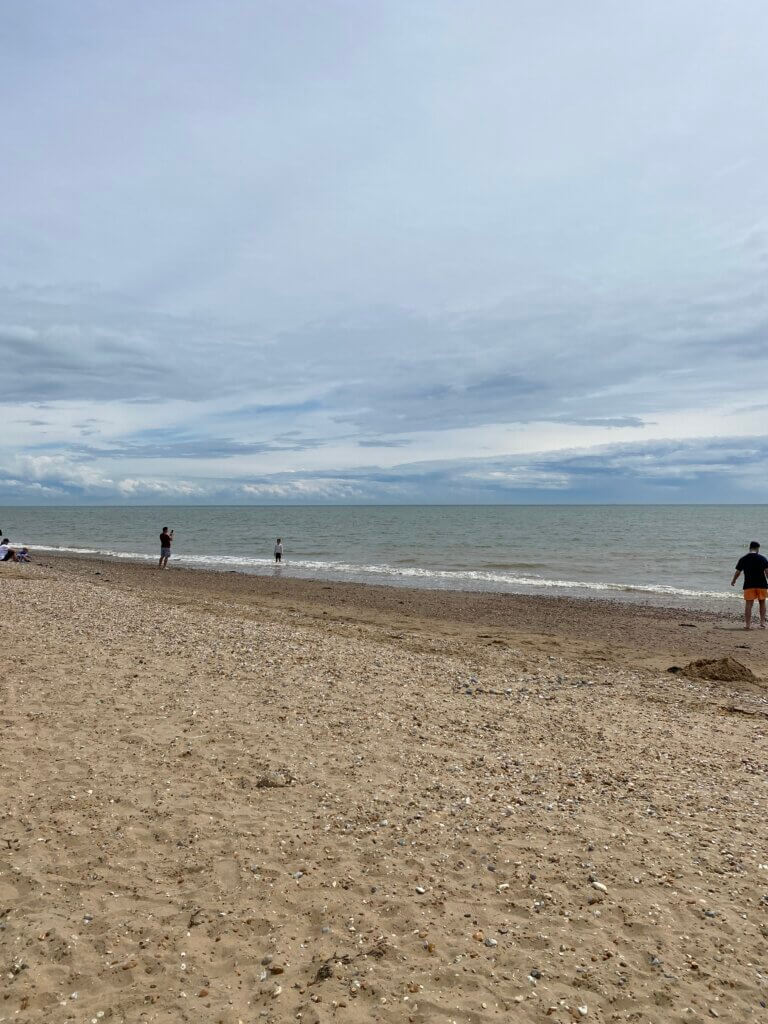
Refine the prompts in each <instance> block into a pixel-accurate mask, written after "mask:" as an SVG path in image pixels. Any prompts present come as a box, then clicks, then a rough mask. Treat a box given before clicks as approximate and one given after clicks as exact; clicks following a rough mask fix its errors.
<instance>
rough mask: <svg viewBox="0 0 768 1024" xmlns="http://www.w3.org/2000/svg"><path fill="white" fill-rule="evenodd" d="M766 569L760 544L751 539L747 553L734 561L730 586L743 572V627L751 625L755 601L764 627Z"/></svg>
mask: <svg viewBox="0 0 768 1024" xmlns="http://www.w3.org/2000/svg"><path fill="white" fill-rule="evenodd" d="M766 569H768V558H764V557H763V555H761V554H760V545H759V544H758V543H757V541H756V540H753V541H752V543H751V544H750V545H749V554H747V555H742V556H741V558H740V559H739V560H738V562H737V563H736V572H735V573H734V574H733V579H732V580H731V586H734V584H735V583H736V580H737V579H738V578H739V576H740V575H741V574H742V573H744V629H750V628H751V626H752V605H753V604H754V603H755V601H757V603H758V605H759V606H760V629H765V599H766V597H768V580H767V579H766V577H765V570H766Z"/></svg>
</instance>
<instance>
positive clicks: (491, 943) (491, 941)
mask: <svg viewBox="0 0 768 1024" xmlns="http://www.w3.org/2000/svg"><path fill="white" fill-rule="evenodd" d="M485 944H486V946H488V948H489V949H493V947H494V946H498V944H499V943H498V941H497V940H496V939H492V938H491V937H490V936H489V937H488V938H487V939H486V940H485Z"/></svg>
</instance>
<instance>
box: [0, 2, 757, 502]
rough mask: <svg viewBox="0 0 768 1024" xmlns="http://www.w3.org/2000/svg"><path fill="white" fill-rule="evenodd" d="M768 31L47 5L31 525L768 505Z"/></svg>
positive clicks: (253, 6) (15, 80) (2, 38)
mask: <svg viewBox="0 0 768 1024" xmlns="http://www.w3.org/2000/svg"><path fill="white" fill-rule="evenodd" d="M766 45H768V4H766V3H765V2H764V0H754V2H748V0H730V2H728V3H724V2H721V0H675V2H674V3H669V0H645V2H643V3H642V4H627V3H616V2H615V0H590V2H588V3H573V2H571V0H475V2H472V3H468V2H466V0H386V2H380V3H378V2H373V0H322V2H320V3H319V2H317V0H163V2H161V3H157V2H156V0H136V2H134V3H131V4H124V3H116V2H114V0H78V2H77V3H61V2H59V0H25V2H24V3H19V4H7V5H5V6H4V8H3V31H2V33H0V138H1V139H2V154H3V155H2V160H0V300H1V301H0V353H1V355H2V361H3V363H2V371H1V372H0V405H1V408H2V423H3V427H2V431H0V503H4V504H9V503H38V502H50V503H54V504H56V503H59V504H67V503H77V502H89V503H110V502H136V503H154V502H160V503H172V502H192V503H200V502H222V503H224V502H257V503H260V502H344V503H347V502H414V501H416V502H418V501H438V502H439V501H461V502H475V501H476V502H510V501H512V502H514V501H547V502H569V501H661V502H667V501H671V502H675V501H683V502H685V501H714V502H719V501H746V502H763V501H766V500H768V472H767V471H768V288H767V287H766V285H767V284H768V282H767V280H766V278H767V277H768V133H766V131H765V116H766V114H765V112H766V110H767V109H768V71H767V70H766V61H765V52H766Z"/></svg>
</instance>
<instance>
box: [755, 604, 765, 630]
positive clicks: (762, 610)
mask: <svg viewBox="0 0 768 1024" xmlns="http://www.w3.org/2000/svg"><path fill="white" fill-rule="evenodd" d="M757 603H758V604H759V605H760V629H765V601H764V600H763V601H758V602H757Z"/></svg>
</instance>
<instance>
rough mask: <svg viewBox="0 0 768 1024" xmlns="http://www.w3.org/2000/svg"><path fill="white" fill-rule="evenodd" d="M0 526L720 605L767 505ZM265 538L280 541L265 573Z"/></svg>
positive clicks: (185, 560) (35, 535)
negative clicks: (166, 538)
mask: <svg viewBox="0 0 768 1024" xmlns="http://www.w3.org/2000/svg"><path fill="white" fill-rule="evenodd" d="M0 526H2V529H3V531H4V534H5V535H7V536H9V537H10V538H11V541H12V543H14V544H16V545H21V544H25V545H27V546H28V547H29V548H30V550H31V551H32V553H33V557H34V556H35V555H38V556H39V555H42V554H44V553H47V552H50V553H60V554H75V555H86V556H87V555H90V556H101V557H106V558H114V559H120V560H127V561H133V562H145V563H146V564H147V565H151V564H152V563H153V562H154V561H155V560H156V559H157V557H158V554H159V534H160V529H161V527H163V526H168V527H170V528H171V529H173V530H174V531H175V539H174V543H173V556H172V559H171V565H172V566H174V565H176V566H183V567H187V568H204V569H214V570H219V571H224V572H239V573H251V574H255V575H261V576H264V575H276V574H277V575H282V576H292V577H300V578H305V579H316V580H326V581H332V580H343V581H353V582H358V583H375V584H386V585H389V586H408V587H428V588H433V589H440V590H442V589H448V590H474V591H493V592H501V593H525V594H559V595H568V596H571V597H583V598H612V599H615V600H622V601H637V602H643V603H649V604H657V605H671V606H674V607H677V606H691V607H709V608H713V607H714V608H723V609H724V608H725V607H730V605H729V603H731V602H735V601H737V600H738V598H739V594H738V591H735V590H733V589H732V588H731V587H730V586H729V584H730V580H731V576H732V574H733V568H734V565H735V563H736V560H737V559H738V557H739V556H740V555H741V554H743V553H744V552H745V551H746V549H747V545H748V544H749V542H750V541H751V540H760V539H761V538H763V540H764V542H765V545H766V548H768V529H767V528H766V527H768V506H765V505H494V506H489V505H481V506H478V505H401V506H393V505H382V506H344V507H339V506H301V507H297V506H282V507H280V506H257V507H254V506H210V505H207V506H196V507H191V506H185V507H179V506H173V507H167V508H163V507H158V506H151V507H136V506H130V507H114V506H110V507H92V506H89V507H58V508H51V507H35V508H24V507H9V508H5V509H2V510H0ZM277 537H281V538H282V541H283V546H284V555H283V562H282V564H281V565H279V566H276V565H275V563H274V559H273V548H274V543H275V540H276V538H277Z"/></svg>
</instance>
